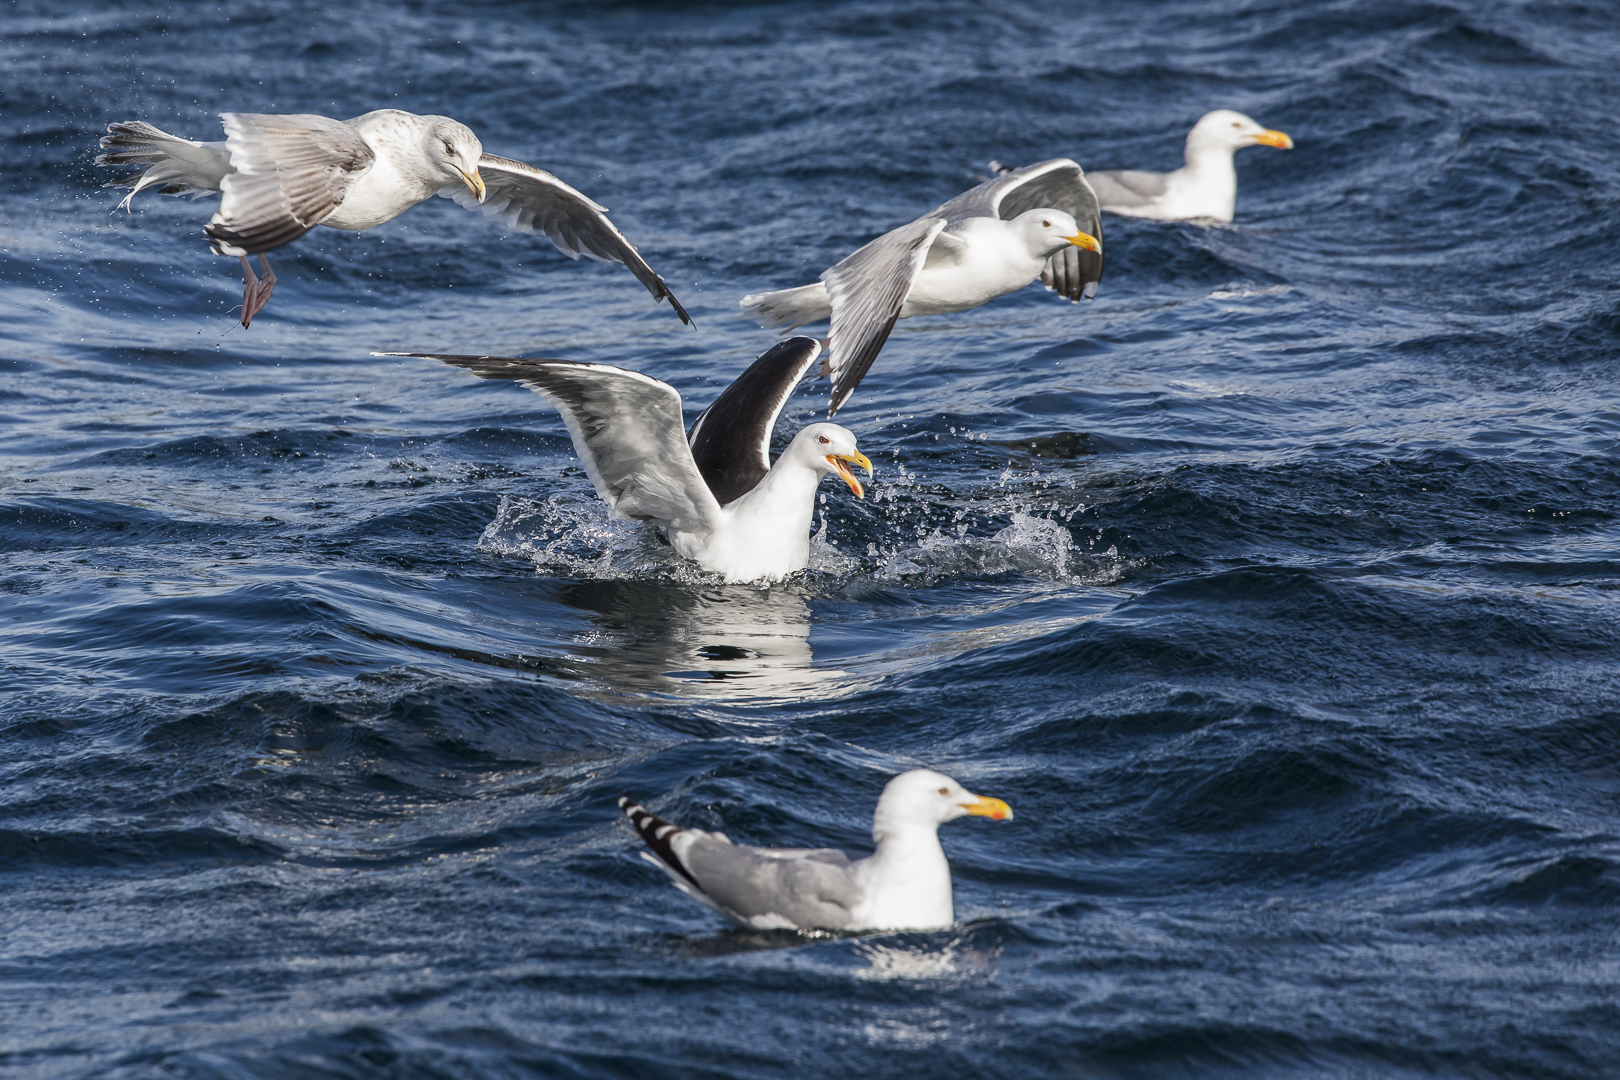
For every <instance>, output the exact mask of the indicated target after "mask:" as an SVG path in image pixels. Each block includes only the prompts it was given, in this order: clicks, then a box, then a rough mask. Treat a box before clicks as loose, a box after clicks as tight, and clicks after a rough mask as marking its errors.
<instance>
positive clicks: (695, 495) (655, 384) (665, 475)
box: [379, 353, 720, 532]
mask: <svg viewBox="0 0 1620 1080" xmlns="http://www.w3.org/2000/svg"><path fill="white" fill-rule="evenodd" d="M379 355H384V356H417V357H421V358H423V359H426V360H442V361H444V362H445V363H447V364H454V365H455V366H456V367H460V368H466V369H467V370H468V371H470V372H472V373H473V374H474V375H478V376H481V377H482V378H485V379H511V380H512V381H514V382H518V383H522V384H523V385H524V386H526V387H528V388H529V389H530V390H533V391H534V392H535V393H537V394H539V395H540V396H541V397H543V398H545V399H546V400H547V401H549V402H551V403H552V404H553V405H555V406H556V407H557V411H558V412H560V413H562V418H563V423H564V424H566V425H567V426H568V434H569V435H570V436H572V437H573V440H574V450H575V451H576V452H577V453H578V454H579V460H580V462H581V464H583V465H584V466H585V471H586V472H587V473H589V474H590V478H591V482H592V483H593V484H595V485H596V492H597V494H598V495H600V496H602V498H603V499H604V500H605V501H606V502H607V504H608V505H609V506H611V507H612V508H613V512H614V514H615V515H617V516H618V517H622V518H629V519H631V520H634V521H651V522H655V523H657V524H659V525H665V526H668V527H670V528H674V529H678V530H680V531H682V532H704V531H708V530H710V529H712V528H714V526H715V524H716V523H717V522H718V520H719V516H720V504H719V503H717V502H715V499H714V496H713V495H711V494H710V493H709V487H708V485H707V484H705V483H704V482H703V477H702V475H701V474H700V473H699V472H698V470H697V465H696V464H695V463H694V462H693V461H692V452H691V450H690V449H688V448H687V445H686V433H685V430H684V428H683V425H682V423H681V420H682V417H681V396H680V394H678V393H676V391H675V388H674V387H673V386H670V385H669V384H668V383H664V382H659V381H658V380H657V379H654V378H651V377H649V376H646V375H642V374H641V373H640V372H635V371H626V370H624V369H623V368H616V367H609V366H608V365H606V364H582V363H577V362H575V361H573V360H528V359H519V358H515V357H510V356H447V355H443V354H439V353H383V354H379Z"/></svg>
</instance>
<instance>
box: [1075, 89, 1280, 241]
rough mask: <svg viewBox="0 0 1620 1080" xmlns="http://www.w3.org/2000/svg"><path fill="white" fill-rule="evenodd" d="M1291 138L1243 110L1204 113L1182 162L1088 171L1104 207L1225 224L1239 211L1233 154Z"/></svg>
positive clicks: (1166, 218)
mask: <svg viewBox="0 0 1620 1080" xmlns="http://www.w3.org/2000/svg"><path fill="white" fill-rule="evenodd" d="M1293 145H1294V140H1292V139H1290V138H1289V137H1288V136H1287V135H1285V134H1283V133H1282V132H1280V131H1272V130H1270V129H1268V128H1263V127H1261V126H1260V125H1259V124H1257V123H1255V122H1254V121H1253V120H1251V119H1249V118H1248V117H1247V116H1244V115H1243V114H1242V113H1239V112H1233V111H1232V110H1230V109H1217V110H1215V111H1214V112H1211V113H1205V114H1204V116H1203V117H1201V118H1200V119H1199V121H1198V123H1196V124H1194V125H1193V128H1192V130H1191V131H1189V132H1188V133H1187V149H1186V157H1185V161H1186V164H1185V165H1183V166H1182V167H1181V168H1179V169H1175V170H1173V171H1171V172H1167V173H1154V172H1140V171H1136V170H1124V171H1113V172H1092V173H1090V174H1088V175H1089V176H1090V178H1091V184H1092V187H1093V188H1094V189H1095V190H1096V192H1097V200H1098V202H1099V203H1100V204H1101V206H1102V209H1104V210H1106V211H1108V212H1109V213H1113V214H1123V215H1125V216H1127V217H1142V218H1152V219H1155V220H1158V221H1199V220H1209V221H1215V222H1220V223H1222V224H1226V223H1228V222H1230V221H1231V220H1232V217H1233V214H1234V213H1235V212H1236V210H1237V169H1236V168H1235V167H1234V166H1233V164H1232V155H1233V154H1235V153H1237V152H1238V151H1239V150H1241V149H1243V147H1245V146H1275V147H1277V148H1278V149H1282V150H1287V149H1290V148H1292V147H1293Z"/></svg>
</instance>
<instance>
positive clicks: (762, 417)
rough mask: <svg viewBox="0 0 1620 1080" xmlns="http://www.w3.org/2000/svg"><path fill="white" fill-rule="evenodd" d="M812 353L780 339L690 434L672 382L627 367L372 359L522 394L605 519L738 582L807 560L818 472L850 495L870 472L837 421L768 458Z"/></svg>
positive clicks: (489, 359) (813, 348) (811, 345)
mask: <svg viewBox="0 0 1620 1080" xmlns="http://www.w3.org/2000/svg"><path fill="white" fill-rule="evenodd" d="M820 353H821V342H819V341H817V340H816V339H815V338H807V337H794V338H789V339H788V340H786V341H783V342H780V343H779V344H777V345H776V346H775V347H773V348H772V349H770V350H769V351H767V352H766V353H764V354H763V355H762V356H760V357H759V359H757V360H755V361H754V362H753V364H751V365H749V367H748V370H746V371H744V372H743V373H742V374H741V375H739V376H738V377H737V380H736V381H735V382H733V383H732V384H731V385H730V386H728V387H727V388H726V389H725V390H724V391H722V392H721V394H720V396H719V397H718V398H716V399H715V401H714V403H713V404H712V405H710V406H709V407H708V408H707V409H705V410H704V411H703V413H702V414H701V415H700V416H699V417H698V418H697V419H696V420H695V421H693V423H692V429H691V431H690V432H689V433H685V432H683V431H682V427H681V395H680V394H679V393H678V392H677V391H676V389H675V388H674V387H673V386H670V385H669V384H668V383H664V382H660V381H658V380H657V379H654V378H652V377H651V376H648V375H643V374H641V373H640V372H637V371H626V370H625V369H623V368H617V367H611V366H609V365H607V364H586V363H580V362H577V361H573V360H528V359H518V358H514V357H510V356H449V355H444V354H442V353H374V354H373V355H375V356H414V357H419V358H421V359H426V360H442V361H444V362H445V363H447V364H454V365H455V366H457V367H461V368H466V369H467V370H468V371H470V372H472V373H473V374H474V375H478V376H481V377H483V378H486V379H511V380H513V381H515V382H518V383H521V384H522V385H524V386H526V387H528V388H529V389H530V390H533V391H534V392H535V393H537V394H539V395H540V396H541V397H543V398H545V399H546V400H547V401H549V402H551V404H553V405H555V406H556V407H557V411H558V412H560V413H562V418H563V423H564V424H566V425H567V427H568V434H569V435H570V436H572V438H573V440H574V451H575V453H577V454H578V455H579V460H580V461H581V462H582V463H583V464H584V466H585V471H586V472H587V473H589V474H590V478H591V483H593V484H595V485H596V493H597V494H598V495H600V496H601V497H602V499H603V501H605V502H606V503H607V504H608V505H609V506H610V507H612V508H613V516H614V517H617V518H624V519H628V520H631V521H650V522H652V523H653V524H655V525H657V526H659V527H661V528H662V529H664V530H665V532H666V534H667V535H668V537H669V542H670V546H671V547H673V548H674V549H675V551H676V553H677V554H679V555H681V556H682V557H684V558H687V559H690V560H692V561H693V562H695V563H697V564H698V565H699V566H700V567H702V568H703V569H705V570H710V571H713V572H714V573H717V574H719V575H721V576H722V577H723V578H725V580H726V581H728V582H738V581H779V580H781V579H782V578H784V577H786V576H787V575H789V574H791V573H794V572H795V571H798V570H803V569H804V568H805V566H807V565H808V564H809V562H810V537H809V533H810V519H811V517H812V516H813V514H814V511H815V495H816V487H817V486H818V485H819V484H820V483H821V478H822V477H824V476H831V475H836V476H838V477H839V478H840V479H841V480H843V481H844V483H846V484H848V485H849V489H850V490H851V491H853V492H854V493H855V495H856V497H857V498H865V496H866V492H865V490H864V489H863V488H862V487H861V482H860V480H859V479H857V478H856V476H855V473H854V471H853V470H852V469H851V468H850V466H851V465H859V466H860V467H861V468H863V469H865V470H866V473H867V475H868V476H870V475H871V474H872V462H871V461H869V460H868V459H867V457H866V455H865V454H863V453H861V452H860V451H859V450H858V449H856V447H855V436H854V434H853V433H851V432H850V430H849V429H848V428H843V427H840V426H838V425H837V424H811V425H809V426H808V427H806V428H804V429H802V430H801V431H800V432H799V433H798V434H797V435H795V436H794V437H793V441H792V442H790V443H788V446H787V449H786V450H784V451H782V454H781V456H780V457H778V458H777V459H776V461H775V462H774V463H773V462H772V461H771V459H770V441H771V431H772V429H773V428H774V427H775V426H776V418H777V417H778V416H779V415H780V414H781V412H782V407H783V405H785V404H786V403H787V399H788V396H789V395H790V394H792V393H793V388H794V387H796V386H797V385H798V384H799V380H800V379H802V378H804V373H805V372H806V371H808V370H809V368H810V365H811V364H812V363H813V362H814V361H815V359H816V357H817V356H818V355H820Z"/></svg>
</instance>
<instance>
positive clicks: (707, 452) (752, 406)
mask: <svg viewBox="0 0 1620 1080" xmlns="http://www.w3.org/2000/svg"><path fill="white" fill-rule="evenodd" d="M820 355H821V342H819V341H817V340H816V339H815V338H812V337H791V338H788V339H787V340H786V341H782V342H779V343H778V344H776V345H773V346H772V347H771V348H769V349H767V350H766V351H765V352H764V353H763V354H761V356H760V357H759V359H758V360H755V361H754V362H753V363H752V364H750V365H749V366H748V370H747V371H744V372H743V373H742V374H741V375H739V376H737V378H736V380H735V381H734V382H733V383H732V384H731V385H730V386H728V387H726V388H725V389H724V390H722V391H721V392H720V396H719V397H717V398H715V399H714V403H713V404H712V405H710V406H709V407H708V408H707V409H704V410H703V413H702V415H700V416H699V417H698V418H697V419H696V420H694V421H692V429H691V430H690V431H688V432H687V433H686V440H687V442H688V443H690V444H691V447H692V458H693V460H694V461H696V462H697V467H698V472H700V473H702V474H703V479H704V480H705V481H706V482H707V483H708V485H709V490H710V491H712V492H713V493H714V497H715V500H716V501H717V502H719V504H720V505H721V506H724V505H726V504H727V503H729V502H731V501H732V500H734V499H740V498H742V497H743V496H744V495H746V494H748V493H749V492H750V491H753V490H754V487H755V486H756V485H757V484H758V483H759V482H760V481H761V480H763V479H765V474H766V473H767V472H769V471H770V468H771V456H770V450H771V431H772V430H773V429H774V428H775V427H776V418H777V417H778V416H780V415H782V407H783V406H784V405H786V404H787V400H788V398H789V397H790V396H791V395H792V394H793V388H794V387H796V386H798V385H799V381H800V380H801V379H803V378H804V375H805V372H807V371H809V370H810V365H811V364H813V363H815V360H816V357H818V356H820Z"/></svg>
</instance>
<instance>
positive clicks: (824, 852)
mask: <svg viewBox="0 0 1620 1080" xmlns="http://www.w3.org/2000/svg"><path fill="white" fill-rule="evenodd" d="M619 806H620V807H622V808H623V810H624V813H625V816H626V817H628V818H629V819H630V823H631V825H632V826H634V827H635V830H636V832H637V833H638V834H640V836H641V838H642V840H643V841H645V842H646V844H647V846H648V847H649V848H651V849H652V852H651V853H650V854H649V853H647V852H643V853H642V857H643V858H646V859H648V860H649V861H651V862H652V863H653V864H654V865H656V866H658V868H659V869H661V870H663V871H664V872H665V873H666V874H668V875H669V878H670V880H671V881H672V882H673V883H674V884H675V886H676V887H677V888H679V889H680V890H681V891H682V892H684V893H686V894H687V895H688V896H691V897H692V898H693V899H695V900H697V901H698V902H700V903H702V904H703V905H704V906H706V907H708V908H709V909H710V910H712V911H714V912H715V913H716V914H718V915H720V916H721V917H722V918H725V919H728V920H730V921H731V922H734V923H737V924H739V925H742V926H749V927H753V928H754V929H757V930H770V929H784V930H786V929H812V928H817V929H828V930H836V929H839V928H842V927H847V926H849V924H850V921H851V919H852V917H853V912H854V908H855V905H856V904H857V903H858V902H859V900H860V895H861V894H860V888H859V886H858V885H857V884H856V882H855V875H854V873H853V864H852V863H851V861H850V859H849V856H847V855H845V854H844V853H843V852H842V851H837V850H835V849H832V848H806V849H790V848H751V847H747V846H744V845H741V844H733V843H732V842H731V841H730V840H729V839H727V838H726V837H725V836H723V835H721V834H719V833H710V832H705V831H703V830H702V829H683V828H681V827H680V826H679V825H674V824H671V823H670V822H668V821H665V820H664V819H663V818H660V817H658V816H656V815H654V814H652V813H649V812H648V811H647V809H646V808H645V807H643V806H640V805H638V804H637V803H635V802H634V801H632V800H631V799H629V798H623V799H620V800H619Z"/></svg>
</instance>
